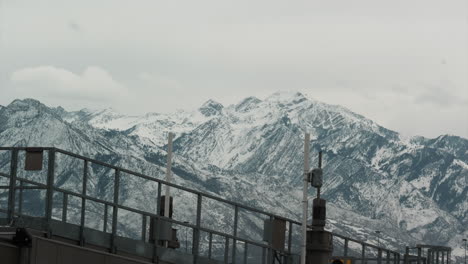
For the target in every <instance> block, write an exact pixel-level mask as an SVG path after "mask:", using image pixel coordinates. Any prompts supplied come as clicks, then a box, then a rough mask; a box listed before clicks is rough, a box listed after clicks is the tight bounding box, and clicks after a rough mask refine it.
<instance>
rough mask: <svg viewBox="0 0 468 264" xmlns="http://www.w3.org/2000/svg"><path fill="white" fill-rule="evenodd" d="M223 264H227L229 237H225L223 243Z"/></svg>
mask: <svg viewBox="0 0 468 264" xmlns="http://www.w3.org/2000/svg"><path fill="white" fill-rule="evenodd" d="M224 263H225V264H227V263H229V237H226V241H225V243H224Z"/></svg>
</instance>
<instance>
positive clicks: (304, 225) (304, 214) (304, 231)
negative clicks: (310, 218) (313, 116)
mask: <svg viewBox="0 0 468 264" xmlns="http://www.w3.org/2000/svg"><path fill="white" fill-rule="evenodd" d="M309 143H310V134H309V133H306V134H305V139H304V180H303V181H304V187H303V190H302V248H301V264H305V263H306V253H307V248H306V245H307V208H308V202H307V187H308V186H309V181H308V179H307V173H308V172H309V170H310V167H309Z"/></svg>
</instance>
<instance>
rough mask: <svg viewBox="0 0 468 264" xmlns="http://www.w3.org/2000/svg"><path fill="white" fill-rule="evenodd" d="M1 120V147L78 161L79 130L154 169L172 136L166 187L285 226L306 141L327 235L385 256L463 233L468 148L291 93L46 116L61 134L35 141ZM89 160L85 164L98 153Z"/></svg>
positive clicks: (293, 210)
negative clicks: (180, 187) (378, 245)
mask: <svg viewBox="0 0 468 264" xmlns="http://www.w3.org/2000/svg"><path fill="white" fill-rule="evenodd" d="M23 103H25V104H32V101H31V102H25V101H23ZM6 108H12V109H13V108H14V105H13V106H11V105H10V106H8V107H6ZM6 108H3V109H2V110H0V113H2V112H1V111H6V110H5V109H6ZM46 108H47V107H46ZM12 109H9V110H7V112H3V113H7V114H3V115H2V114H0V121H2V120H6V121H7V122H9V128H10V129H7V130H2V129H3V128H2V127H3V126H2V125H1V123H0V142H1V144H2V145H11V144H14V143H15V142H22V144H29V143H31V142H44V143H43V144H40V145H47V144H60V143H61V142H70V143H66V144H64V145H63V147H64V148H65V149H71V150H75V149H77V150H78V151H80V152H81V149H83V150H85V151H86V144H84V143H82V142H81V141H78V142H79V143H74V144H75V145H73V144H72V143H71V142H73V141H76V138H79V137H77V136H76V134H73V133H72V132H67V131H69V130H70V131H79V132H77V133H78V134H80V136H83V138H84V137H87V138H86V139H83V141H84V142H106V143H105V144H103V146H102V148H103V149H110V150H112V151H114V152H116V155H123V156H125V155H128V156H130V155H131V156H132V158H135V159H139V160H143V161H142V162H149V163H152V164H158V163H159V165H162V164H163V163H164V153H165V152H164V148H165V142H166V138H167V135H166V132H167V131H173V132H175V133H176V139H175V141H174V151H175V159H176V163H177V164H179V166H183V167H184V168H183V171H188V172H189V173H188V174H186V173H181V174H182V175H181V176H180V177H179V176H178V177H177V178H178V179H179V182H180V183H182V184H184V185H188V186H195V187H197V188H201V189H204V190H207V191H210V192H213V193H216V194H218V195H220V196H223V197H227V198H229V199H236V200H240V201H242V202H244V203H248V204H251V205H253V206H258V207H262V208H265V209H268V210H272V211H275V212H277V213H278V214H281V215H285V216H289V217H293V218H297V219H298V218H299V216H300V208H299V206H300V204H299V203H298V201H299V200H300V199H301V198H300V197H301V195H300V192H298V190H300V189H301V173H302V163H303V161H302V157H303V154H302V151H303V134H304V132H305V131H307V132H310V133H311V164H313V165H314V164H317V160H316V158H317V152H318V150H322V151H323V153H324V170H325V177H326V178H325V186H324V188H323V192H324V193H323V195H324V196H325V197H326V199H327V200H328V201H329V205H330V208H333V209H331V210H329V216H330V221H329V225H328V227H329V228H330V229H334V230H339V231H340V232H343V233H346V234H350V235H355V236H359V237H362V238H364V239H367V240H369V241H372V240H373V239H375V236H374V235H372V233H373V231H372V230H384V233H385V235H384V237H383V239H384V240H386V242H388V243H389V244H392V245H394V246H396V245H397V244H399V243H400V244H403V243H413V242H414V243H416V242H421V241H423V242H424V243H432V244H434V243H439V244H448V245H452V246H456V245H457V242H456V239H458V238H459V235H460V234H465V235H466V234H467V233H468V231H467V228H466V226H468V218H467V217H468V216H467V215H468V214H467V211H468V193H467V192H468V187H467V186H468V185H467V182H468V169H467V164H468V154H467V153H468V140H466V139H463V138H459V137H455V136H441V137H438V138H436V139H426V138H423V137H414V138H409V139H408V138H403V137H401V136H400V135H399V134H398V133H396V132H394V131H390V130H388V129H385V128H383V127H381V126H379V125H378V124H376V123H375V122H373V121H371V120H369V119H366V118H365V117H363V116H360V115H358V114H355V113H353V112H351V111H349V110H347V109H345V108H343V107H340V106H333V105H328V104H324V103H321V102H318V101H316V100H313V99H310V98H308V97H307V96H305V95H303V94H300V93H296V92H286V93H284V92H281V93H275V94H273V95H271V96H269V97H267V98H265V99H264V100H260V99H258V98H255V97H249V98H246V99H244V100H242V101H241V102H239V103H238V104H235V105H229V106H223V105H221V104H220V103H217V102H215V101H213V100H209V101H207V102H206V103H205V104H203V105H202V106H201V107H200V108H199V109H196V110H194V111H177V112H175V113H173V114H157V113H150V114H146V115H143V116H126V115H122V114H119V113H116V112H115V111H111V110H109V109H107V110H104V111H90V110H81V111H77V112H66V111H65V110H63V109H50V110H51V111H52V112H54V113H56V116H57V117H58V118H62V122H59V123H58V124H55V125H49V126H47V127H48V128H49V129H51V128H54V130H57V129H56V128H59V130H60V131H65V132H66V133H57V132H54V133H55V134H54V135H53V137H50V138H51V139H49V138H47V137H46V136H43V137H40V136H38V135H40V133H36V134H37V135H34V136H31V135H30V132H25V131H23V132H21V131H19V132H18V134H17V132H15V130H21V129H19V128H21V127H23V126H25V125H26V124H20V125H18V126H16V129H15V126H14V124H13V123H15V122H19V121H18V118H11V114H12V113H13V112H15V113H16V112H18V113H16V114H17V115H19V116H21V115H26V114H25V113H23V112H22V111H20V110H12ZM8 111H10V112H8ZM44 111H46V110H44ZM26 112H27V111H26ZM33 117H34V115H29V116H25V118H24V119H25V120H26V119H27V118H33ZM2 118H3V119H2ZM5 118H6V119H5ZM12 120H14V121H12ZM25 122H26V121H25ZM28 122H31V123H28V124H27V125H28V126H29V125H31V124H33V123H34V121H28ZM48 122H52V121H41V122H40V123H38V124H37V126H34V129H36V130H37V131H47V130H44V129H43V128H44V124H47V123H48ZM2 123H3V122H2ZM41 129H43V130H41ZM102 129H104V130H102ZM23 130H24V129H23ZM42 133H43V132H42ZM67 133H68V134H67ZM88 134H89V135H88ZM5 135H10V136H5ZM10 137H11V138H14V140H11V139H10ZM31 137H33V138H34V140H29V139H30V138H31ZM68 137H72V138H74V139H73V140H72V139H68ZM52 138H56V139H54V140H52ZM101 139H103V140H101ZM29 145H30V144H29ZM81 146H85V147H84V148H83V147H81ZM127 149H130V150H132V151H131V152H128V151H127ZM110 150H108V151H110ZM117 150H118V151H117ZM93 151H94V152H93ZM93 151H91V150H90V151H88V153H89V155H94V154H96V153H99V151H101V150H99V151H98V150H93ZM152 152H155V154H152ZM129 153H130V154H129ZM154 157H157V158H154ZM125 164H127V165H129V166H131V167H133V168H137V167H138V166H135V165H132V163H131V162H126V163H125ZM145 164H146V163H145ZM152 166H154V165H152ZM159 171H161V169H159ZM187 175H190V176H187ZM134 202H135V203H137V200H135V201H134ZM218 213H219V212H218ZM225 217H229V215H225ZM253 222H255V221H253ZM217 224H218V225H220V226H222V223H221V222H219V223H217ZM256 225H257V226H260V225H261V223H256ZM351 226H352V228H351ZM224 228H227V227H226V226H224Z"/></svg>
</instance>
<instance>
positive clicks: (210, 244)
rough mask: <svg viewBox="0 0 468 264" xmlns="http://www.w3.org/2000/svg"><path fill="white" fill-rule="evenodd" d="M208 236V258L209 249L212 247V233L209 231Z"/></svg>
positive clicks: (209, 257)
mask: <svg viewBox="0 0 468 264" xmlns="http://www.w3.org/2000/svg"><path fill="white" fill-rule="evenodd" d="M208 236H209V238H208V259H211V249H212V247H213V233H210V234H209V235H208Z"/></svg>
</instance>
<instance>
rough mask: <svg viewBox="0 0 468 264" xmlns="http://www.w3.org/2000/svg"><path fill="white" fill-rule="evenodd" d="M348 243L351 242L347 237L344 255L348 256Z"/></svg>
mask: <svg viewBox="0 0 468 264" xmlns="http://www.w3.org/2000/svg"><path fill="white" fill-rule="evenodd" d="M348 243H349V241H348V239H347V238H345V240H344V250H343V255H344V256H345V257H347V256H348Z"/></svg>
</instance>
